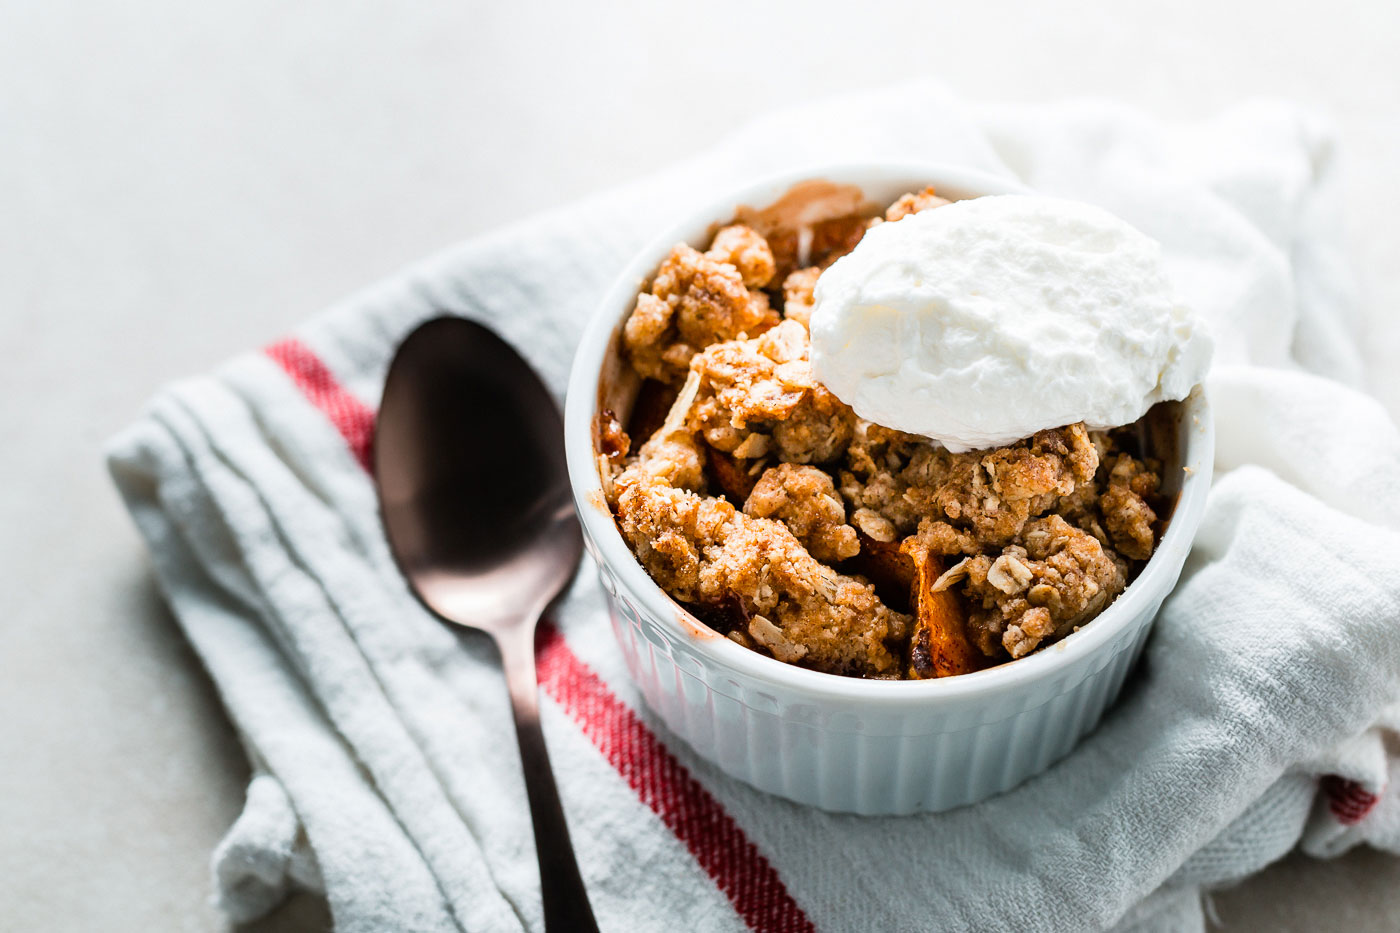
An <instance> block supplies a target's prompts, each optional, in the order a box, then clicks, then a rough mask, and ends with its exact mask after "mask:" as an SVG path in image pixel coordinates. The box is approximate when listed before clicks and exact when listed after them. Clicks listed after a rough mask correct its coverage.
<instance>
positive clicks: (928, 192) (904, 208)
mask: <svg viewBox="0 0 1400 933" xmlns="http://www.w3.org/2000/svg"><path fill="white" fill-rule="evenodd" d="M951 203H952V202H951V201H949V200H948V199H947V198H940V197H939V196H938V195H937V194H936V193H934V190H933V186H932V185H930V186H929V187H927V188H925V189H924V190H923V191H911V192H909V193H908V194H906V195H904V196H902V197H901V198H900V199H899V200H898V201H895V202H894V203H893V204H891V205H890V206H889V209H888V210H886V211H885V219H886V220H889V221H894V220H899V219H901V218H904V217H908V216H909V215H910V214H917V213H918V212H919V211H926V210H928V209H929V208H932V207H942V206H943V205H945V204H951Z"/></svg>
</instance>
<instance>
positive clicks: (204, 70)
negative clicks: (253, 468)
mask: <svg viewBox="0 0 1400 933" xmlns="http://www.w3.org/2000/svg"><path fill="white" fill-rule="evenodd" d="M526 6H527V5H526V4H513V5H511V6H509V7H507V6H505V5H502V6H500V7H491V8H487V7H477V6H473V5H471V4H467V3H452V2H443V0H436V2H426V3H417V4H394V3H387V2H386V3H371V2H365V0H336V2H332V0H240V2H229V0H226V2H217V3H209V2H205V3H195V4H191V3H186V2H180V0H127V2H124V3H120V4H114V3H108V4H98V3H81V2H67V0H46V2H41V0H0V349H3V351H4V352H3V356H0V400H3V401H0V594H3V596H0V606H3V607H4V610H5V611H4V612H3V615H0V711H2V712H0V929H4V930H10V929H14V930H34V929H44V930H94V929H101V930H106V931H126V930H132V931H136V930H141V931H145V930H211V929H218V928H219V926H220V921H219V919H218V917H217V915H216V913H215V912H214V911H213V909H212V908H211V907H210V906H208V904H207V902H206V898H207V897H208V892H209V889H210V884H209V879H208V873H207V871H208V870H207V861H208V854H209V852H210V850H211V848H212V847H213V846H214V844H215V842H216V841H217V839H218V838H219V836H220V834H221V832H222V831H223V830H224V829H225V827H226V826H227V825H228V823H229V822H230V821H231V820H232V819H233V818H234V816H235V815H236V814H237V812H238V809H239V806H240V803H241V799H242V792H243V786H244V782H245V780H246V775H247V768H246V764H245V762H244V758H243V755H242V752H241V750H240V749H239V747H238V744H237V740H236V739H235V737H234V735H233V733H232V731H231V730H230V728H229V726H228V724H227V722H226V720H225V719H224V716H223V714H222V712H221V710H220V708H219V704H218V699H217V697H216V696H215V694H214V691H213V689H212V688H211V686H210V684H209V683H208V681H207V680H206V679H205V677H204V676H203V674H202V673H201V672H200V670H199V668H198V666H197V665H196V664H195V663H194V660H193V658H192V656H191V654H190V652H189V650H188V649H187V648H186V647H185V646H184V644H183V643H182V642H181V639H180V637H179V634H178V631H177V629H176V627H175V625H174V622H173V621H172V619H171V618H170V617H169V615H168V613H167V612H166V610H165V609H164V608H163V606H162V604H161V602H160V599H159V597H158V595H157V593H156V592H155V590H154V588H153V585H152V583H151V581H150V577H149V573H148V570H147V565H146V563H145V559H144V557H143V554H142V550H141V546H140V544H139V542H138V540H137V537H136V534H135V532H134V530H133V529H132V527H131V525H130V524H129V522H128V521H127V519H126V516H125V515H124V514H123V512H122V511H121V509H120V507H119V505H118V503H117V500H116V496H115V494H114V493H113V491H112V490H111V488H110V486H109V484H108V482H107V480H106V477H105V475H104V472H103V470H102V468H101V465H100V454H99V452H100V448H101V444H102V441H103V440H104V438H106V437H107V436H109V435H110V434H111V433H113V432H114V431H115V430H117V429H118V428H119V427H121V426H122V425H123V424H124V423H125V422H127V421H129V420H130V419H131V418H132V417H133V416H134V415H135V414H136V412H137V411H138V409H139V406H140V405H141V403H142V401H143V400H144V399H145V398H146V397H148V396H149V395H150V394H151V392H152V391H153V390H154V389H155V388H156V387H157V386H159V385H160V384H161V383H163V382H165V381H167V380H169V379H172V378H175V377H178V376H180V375H182V374H187V373H194V372H198V371H201V370H204V369H206V368H208V367H210V366H212V365H214V364H215V363H217V362H219V361H220V360H221V359H223V358H225V357H227V356H229V355H230V354H232V353H234V352H236V351H239V350H242V349H245V348H248V347H253V346H257V345H259V344H262V343H265V342H267V341H268V340H270V339H272V338H274V337H276V336H278V335H280V334H282V333H283V332H285V331H287V330H288V329H289V328H291V327H292V326H293V325H294V324H295V323H296V322H298V321H300V320H301V319H303V318H304V317H306V316H307V315H308V314H309V313H311V312H313V311H314V310H316V309H317V308H319V307H321V306H323V305H325V304H327V303H328V302H330V301H332V300H334V299H336V298H338V297H340V296H342V295H344V294H346V293H347V292H350V291H352V290H354V289H356V288H358V287H359V286H361V285H364V284H366V283H368V282H371V281H373V280H374V279H375V278H377V277H379V276H381V275H384V274H387V273H390V272H392V271H394V270H395V269H396V268H397V267H399V266H400V265H402V264H404V263H406V262H408V261H410V260H412V259H414V258H415V257H417V256H420V255H421V254H423V253H426V252H429V251H431V250H433V249H435V248H437V247H440V246H442V245H444V244H446V243H449V242H451V241H453V240H456V239H459V238H462V237H466V236H470V235H471V234H473V233H477V232H479V231H482V230H487V229H489V228H491V227H493V226H496V225H498V224H500V223H503V222H505V221H508V220H510V219H511V218H514V217H517V216H519V215H521V214H524V213H529V212H531V211H535V210H538V209H540V208H543V207H546V206H549V205H552V204H554V203H556V202H560V201H563V200H567V199H569V198H572V197H575V196H577V195H580V194H583V193H585V192H589V191H592V190H594V189H597V188H600V187H603V186H606V185H609V184H612V183H615V182H621V181H624V180H626V179H628V178H630V177H632V176H634V175H636V174H637V173H639V172H644V171H647V170H649V169H652V168H655V167H658V166H660V165H663V164H665V163H667V162H670V161H672V160H675V159H679V158H683V157H684V156H685V155H687V154H688V153H689V152H691V151H692V150H694V149H695V148H697V147H703V146H705V145H706V143H707V141H708V140H709V139H710V138H712V137H713V136H714V135H715V134H720V133H723V132H725V131H726V130H727V129H729V128H730V127H732V126H733V125H735V124H736V123H737V122H739V121H741V120H743V119H745V118H747V117H749V116H751V115H754V114H757V113H759V112H762V111H763V110H765V109H767V108H770V107H773V106H776V105H780V104H783V103H785V102H788V101H791V100H794V99H801V98H807V97H810V96H814V95H819V94H824V93H827V92H832V91H838V90H841V89H844V88H848V87H851V86H853V85H861V86H865V85H875V84H880V83H885V82H889V81H893V80H897V79H900V78H903V77H910V76H914V75H919V74H925V73H932V74H937V75H941V76H942V77H944V78H945V79H946V80H948V81H949V82H950V83H951V84H952V85H953V86H954V87H955V88H956V89H958V90H960V91H961V92H963V93H964V94H966V95H969V96H974V97H981V98H987V99H1015V98H1020V99H1028V100H1041V99H1049V98H1054V97H1060V96H1065V95H1084V94H1097V95H1113V96H1117V97H1119V98H1122V99H1125V100H1127V101H1129V102H1132V103H1134V104H1138V105H1140V106H1142V107H1145V108H1147V109H1149V110H1151V111H1154V112H1157V113H1159V114H1161V115H1164V116H1167V117H1172V118H1184V119H1189V118H1196V117H1201V116H1205V115H1208V114H1210V113H1212V112H1214V111H1215V110H1217V109H1219V108H1220V107H1222V106H1224V105H1226V104H1227V103H1229V102H1230V101H1233V100H1235V99H1237V98H1239V97H1242V96H1247V95H1256V94H1269V95H1280V96H1287V97H1292V98H1296V99H1299V100H1302V101H1306V102H1309V103H1312V104H1315V105H1316V106H1318V107H1319V108H1322V109H1323V110H1325V111H1326V112H1328V113H1330V114H1331V116H1332V117H1333V118H1334V119H1335V122H1336V125H1337V127H1338V128H1339V130H1340V132H1341V136H1342V139H1343V144H1344V150H1345V154H1346V157H1347V162H1348V164H1347V172H1348V185H1347V191H1346V197H1347V206H1348V208H1349V214H1350V218H1351V221H1352V234H1353V246H1354V256H1355V258H1356V264H1357V268H1358V271H1359V273H1360V274H1361V278H1362V284H1363V287H1364V289H1365V292H1366V295H1367V300H1368V307H1369V309H1370V314H1369V315H1368V318H1367V320H1366V321H1365V322H1364V325H1365V327H1366V328H1367V331H1368V341H1367V347H1368V354H1369V357H1370V362H1371V365H1372V375H1371V378H1372V380H1373V385H1374V388H1375V389H1376V390H1377V391H1378V393H1379V394H1381V396H1382V397H1383V398H1384V399H1385V400H1386V402H1387V403H1388V404H1389V405H1390V406H1391V410H1392V411H1396V410H1400V369H1397V367H1395V366H1394V365H1393V363H1392V361H1391V357H1392V355H1393V354H1394V353H1395V351H1396V350H1397V349H1400V315H1397V314H1396V313H1394V312H1393V310H1392V309H1394V308H1396V306H1397V305H1400V262H1397V261H1396V259H1395V257H1396V255H1397V252H1398V251H1400V225H1397V223H1396V220H1395V218H1396V216H1397V215H1400V188H1397V185H1396V183H1395V182H1396V169H1395V164H1396V163H1395V153H1396V152H1397V151H1400V75H1398V74H1397V69H1396V66H1395V64H1394V57H1393V56H1394V54H1395V52H1394V37H1395V35H1396V34H1397V32H1400V7H1397V6H1396V5H1394V4H1388V3H1382V2H1376V3H1374V4H1367V3H1333V4H1329V5H1325V6H1324V5H1322V4H1313V3H1307V4H1305V3H1276V2H1268V0H1258V2H1238V3H1231V2H1228V0H1176V2H1173V3H1170V4H1161V5H1153V8H1149V6H1148V5H1142V4H1132V3H1124V2H1122V0H1083V2H1076V3H1057V4H1050V3H1030V2H1027V3H1025V4H1024V5H1019V4H1016V5H1007V4H1001V3H995V2H980V3H963V4H956V5H954V4H944V5H939V4H932V3H910V4H908V5H902V4H890V3H883V2H874V0H860V2H857V3H848V4H842V3H836V2H830V0H808V2H805V3H792V4H790V5H767V4H764V5H760V4H758V3H756V2H731V0H720V2H716V0H706V2H705V3H703V4H696V5H689V6H684V7H682V6H670V5H667V4H662V3H660V2H651V3H637V4H634V5H629V4H626V3H622V2H615V0H614V2H606V3H603V4H588V3H571V4H564V3H560V4H554V5H548V6H546V5H534V6H535V8H534V9H525V7H526ZM1324 10H1325V12H1324ZM1397 863H1400V860H1392V859H1390V858H1387V857H1384V856H1380V855H1378V854H1375V853H1369V852H1363V853H1358V854H1354V855H1351V856H1348V857H1347V858H1344V859H1341V860H1339V861H1336V862H1331V863H1316V862H1312V861H1310V860H1306V859H1301V858H1292V859H1289V860H1287V861H1285V862H1284V863H1282V864H1281V865H1279V866H1276V867H1275V868H1273V869H1271V870H1269V871H1268V872H1266V873H1265V874H1264V875H1262V876H1260V877H1258V878H1256V879H1253V880H1251V881H1249V882H1247V883H1245V884H1244V885H1242V886H1241V887H1239V888H1237V889H1236V890H1234V891H1231V892H1227V893H1224V894H1221V895H1219V896H1218V897H1217V899H1216V901H1215V903H1216V907H1217V909H1218V918H1219V925H1220V927H1221V928H1222V929H1227V930H1261V929H1278V930H1300V931H1301V930H1318V929H1352V930H1362V931H1365V930H1391V929H1396V928H1397V927H1400V864H1397ZM326 922H327V921H326V917H325V913H324V908H322V907H321V906H320V905H318V904H317V903H316V902H315V900H314V899H311V898H306V897H303V898H300V899H298V900H296V901H294V902H293V903H292V904H291V905H290V906H289V907H287V908H284V909H282V910H281V911H279V912H278V914H277V915H275V916H274V917H273V918H272V919H271V920H270V921H268V922H265V923H264V924H261V925H258V926H257V927H256V929H259V930H284V929H285V930H289V929H301V928H305V927H307V926H310V927H311V928H315V927H317V926H324V925H325V924H326Z"/></svg>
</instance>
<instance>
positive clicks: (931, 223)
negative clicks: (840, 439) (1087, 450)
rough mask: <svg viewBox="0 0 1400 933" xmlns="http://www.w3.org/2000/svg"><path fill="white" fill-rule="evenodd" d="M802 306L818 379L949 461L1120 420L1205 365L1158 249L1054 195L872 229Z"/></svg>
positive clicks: (973, 205) (1108, 217)
mask: <svg viewBox="0 0 1400 933" xmlns="http://www.w3.org/2000/svg"><path fill="white" fill-rule="evenodd" d="M814 298H815V303H814V305H813V308H812V367H813V370H814V371H815V373H816V376H817V378H818V379H820V380H821V381H822V382H823V383H824V384H825V385H826V387H827V388H829V389H831V391H832V392H835V393H836V395H837V397H838V398H840V399H841V400H842V401H843V402H845V403H846V404H847V405H850V406H851V407H852V408H854V409H855V410H856V413H857V414H858V415H860V416H861V417H862V418H865V419H866V420H868V421H873V422H875V423H876V424H883V425H885V426H886V427H890V428H898V429H899V430H901V431H907V432H909V433H911V434H921V435H923V436H924V437H931V438H933V439H934V440H936V441H940V442H941V443H942V444H943V445H944V446H945V447H947V448H948V449H949V450H952V451H954V452H955V453H961V452H963V451H967V450H977V449H980V448H985V447H1000V446H1001V445H1003V444H1010V443H1013V442H1014V441H1017V440H1020V439H1021V438H1024V437H1029V436H1030V435H1032V434H1034V433H1035V432H1037V431H1043V430H1045V429H1047V428H1055V427H1059V426H1060V425H1062V424H1073V423H1075V422H1077V421H1083V422H1085V423H1086V424H1087V425H1088V426H1089V428H1090V429H1091V430H1092V429H1096V428H1116V427H1118V426H1120V425H1124V424H1130V423H1132V422H1134V421H1136V420H1137V419H1138V418H1141V417H1142V416H1143V415H1144V414H1145V413H1146V412H1147V409H1149V408H1151V407H1152V406H1153V405H1155V404H1156V403H1157V402H1161V401H1179V400H1181V399H1183V398H1185V397H1186V396H1187V394H1188V393H1190V391H1191V388H1192V387H1193V386H1195V385H1197V384H1199V383H1200V382H1201V381H1202V380H1204V379H1205V375H1206V369H1207V367H1208V366H1209V364H1210V353H1211V340H1210V337H1209V336H1207V335H1206V333H1205V331H1204V327H1203V325H1202V324H1201V322H1200V320H1199V319H1198V318H1197V317H1196V316H1195V315H1194V314H1193V313H1192V312H1191V309H1190V308H1188V307H1186V306H1185V305H1183V304H1182V303H1181V302H1180V300H1179V299H1178V298H1177V296H1176V294H1175V292H1174V289H1173V286H1172V283H1171V281H1170V280H1169V279H1168V277H1167V274H1166V271H1165V269H1164V267H1163V262H1162V247H1161V245H1160V244H1159V243H1157V241H1155V240H1153V239H1152V238H1151V237H1149V236H1147V235H1145V234H1143V233H1142V232H1140V231H1138V230H1136V229H1134V228H1133V227H1132V226H1131V225H1129V224H1128V223H1127V222H1125V221H1124V220H1122V219H1120V218H1118V217H1115V216H1114V215H1113V214H1111V213H1109V212H1108V211H1106V210H1104V209H1103V208H1100V207H1096V206H1094V205H1091V204H1084V203H1081V202H1078V201H1070V200H1066V199H1064V198H1051V197H1044V196H1040V195H999V196H984V197H980V198H972V199H968V200H964V201H957V202H955V203H952V204H945V205H943V206H942V207H940V208H939V209H937V210H925V211H921V212H919V213H917V214H913V215H910V216H908V217H904V218H902V219H901V220H899V221H898V222H896V223H883V224H880V225H878V226H876V227H875V228H874V229H873V230H871V231H870V232H869V233H867V234H866V235H865V236H864V237H863V238H862V239H861V241H860V243H859V244H858V245H857V246H856V248H855V249H854V250H853V251H852V252H851V253H850V254H849V255H847V256H843V257H842V258H841V259H839V260H837V262H836V264H835V265H833V266H832V267H831V268H830V269H828V270H827V271H826V272H824V273H822V276H821V278H820V279H818V280H817V285H816V290H815V292H814Z"/></svg>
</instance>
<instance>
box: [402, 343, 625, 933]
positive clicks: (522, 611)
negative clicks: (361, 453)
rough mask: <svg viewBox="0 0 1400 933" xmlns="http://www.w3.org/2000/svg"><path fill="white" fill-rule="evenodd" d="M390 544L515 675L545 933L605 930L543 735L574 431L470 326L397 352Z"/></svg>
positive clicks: (526, 376) (570, 556) (578, 544)
mask: <svg viewBox="0 0 1400 933" xmlns="http://www.w3.org/2000/svg"><path fill="white" fill-rule="evenodd" d="M374 476H375V484H376V486H377V488H378V492H379V508H380V511H381V512H382V514H383V518H384V528H385V530H386V532H387V535H388V538H389V547H390V549H391V550H392V551H393V554H394V559H395V560H396V561H397V562H398V565H399V569H400V570H401V571H403V574H404V576H405V577H406V578H407V579H408V582H409V585H410V586H411V587H412V589H413V591H414V592H415V593H416V594H417V595H418V598H419V599H420V600H422V602H423V604H424V605H425V606H427V607H428V609H430V610H431V611H432V612H434V613H435V614H437V615H438V616H440V617H441V618H443V619H446V620H447V621H448V622H455V623H456V624H458V625H463V626H466V627H468V628H475V629H480V630H482V631H484V632H487V633H488V634H489V635H490V636H491V637H492V638H493V639H494V640H495V642H496V647H497V648H498V649H499V650H500V652H501V661H502V664H503V665H504V667H505V674H506V685H507V686H508V687H509V689H510V699H511V705H512V706H513V707H514V709H515V732H516V737H517V739H518V740H519V742H520V758H521V761H522V763H523V764H524V766H525V790H526V792H527V794H528V796H529V798H530V815H531V818H532V819H533V821H534V825H535V850H536V852H537V853H538V856H539V863H540V888H541V892H542V894H543V897H544V922H545V927H546V928H547V929H548V930H551V931H565V930H567V931H573V930H579V931H589V930H597V929H598V926H597V923H596V922H595V921H594V919H593V911H592V909H591V908H590V907H589V904H588V893H587V891H586V890H585V889H584V886H583V879H582V878H581V877H580V876H579V870H578V863H577V862H576V861H575V859H574V850H573V846H572V844H570V842H569V828H568V826H567V824H566V823H565V822H564V810H563V807H562V806H560V803H559V792H558V790H557V789H556V787H555V785H554V775H553V773H552V772H551V771H550V768H549V754H548V752H547V751H546V750H545V745H544V735H543V733H542V732H541V731H540V706H539V687H538V683H537V681H536V679H535V652H534V642H535V623H536V622H537V621H538V620H539V617H540V613H542V612H543V611H544V609H545V607H546V606H547V605H548V604H549V603H550V602H551V601H552V600H553V599H554V597H555V596H557V595H558V594H559V592H560V591H561V590H562V589H563V588H564V585H565V584H567V583H568V582H569V579H570V578H571V577H572V576H573V573H574V568H575V567H576V566H577V565H578V561H579V556H580V555H581V553H582V551H583V539H582V536H581V533H580V531H579V523H578V517H577V515H575V513H574V507H573V503H572V499H571V497H570V494H569V480H568V473H567V470H566V468H565V463H564V425H563V422H562V420H561V419H560V417H559V409H558V408H556V407H555V405H554V400H553V399H552V398H551V397H550V395H549V391H548V390H547V389H546V388H545V387H544V384H543V383H542V382H540V379H539V377H538V376H537V375H535V373H534V371H533V370H532V369H530V366H529V364H527V363H526V362H525V361H524V360H523V359H521V358H520V356H519V354H517V353H516V352H515V350H513V349H512V348H511V347H510V346H509V345H508V344H507V343H505V341H503V340H501V338H499V337H497V336H496V335H495V334H494V333H492V332H491V331H490V330H487V329H486V328H485V327H482V326H481V325H479V324H474V323H472V322H470V321H467V320H464V319H462V318H451V317H442V318H436V319H434V320H431V321H428V322H427V323H426V324H423V325H422V326H420V327H419V328H418V329H417V330H415V331H414V332H413V333H411V334H409V336H408V337H407V339H405V340H404V342H403V344H402V345H401V346H400V347H399V350H398V353H397V354H395V356H394V361H393V363H392V364H390V366H389V375H388V378H387V379H386V381H385V383H384V400H383V402H382V403H381V404H380V406H379V416H378V417H377V418H376V419H375V431H374Z"/></svg>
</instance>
